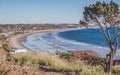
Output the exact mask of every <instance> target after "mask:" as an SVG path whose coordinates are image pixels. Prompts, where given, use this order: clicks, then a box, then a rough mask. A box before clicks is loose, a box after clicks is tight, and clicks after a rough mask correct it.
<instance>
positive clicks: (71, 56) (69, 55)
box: [56, 51, 75, 61]
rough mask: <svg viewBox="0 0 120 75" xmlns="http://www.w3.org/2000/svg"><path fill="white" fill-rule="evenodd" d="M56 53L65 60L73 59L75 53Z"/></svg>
mask: <svg viewBox="0 0 120 75" xmlns="http://www.w3.org/2000/svg"><path fill="white" fill-rule="evenodd" d="M56 54H57V55H59V56H60V57H61V58H64V59H66V60H71V61H72V60H74V59H75V55H74V54H72V53H69V52H59V51H57V52H56Z"/></svg>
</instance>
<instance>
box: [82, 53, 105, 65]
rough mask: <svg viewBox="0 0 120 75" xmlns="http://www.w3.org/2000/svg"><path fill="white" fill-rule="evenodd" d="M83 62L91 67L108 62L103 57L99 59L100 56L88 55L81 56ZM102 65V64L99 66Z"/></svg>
mask: <svg viewBox="0 0 120 75" xmlns="http://www.w3.org/2000/svg"><path fill="white" fill-rule="evenodd" d="M81 60H84V61H85V62H87V63H88V64H90V65H92V64H93V65H95V64H99V63H101V64H104V63H105V62H106V60H105V59H104V58H102V57H98V56H92V55H88V54H86V53H85V54H81ZM99 65H100V64H99Z"/></svg>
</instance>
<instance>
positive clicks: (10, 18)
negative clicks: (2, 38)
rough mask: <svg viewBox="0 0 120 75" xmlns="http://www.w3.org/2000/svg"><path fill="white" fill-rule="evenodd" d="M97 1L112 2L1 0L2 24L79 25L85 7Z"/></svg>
mask: <svg viewBox="0 0 120 75" xmlns="http://www.w3.org/2000/svg"><path fill="white" fill-rule="evenodd" d="M96 1H105V2H110V1H111V0H91V1H90V0H0V10H1V12H0V24H61V23H68V24H72V23H74V24H78V23H79V20H80V19H82V17H83V16H82V12H83V9H84V7H85V6H86V5H89V4H92V3H95V2H96ZM114 1H115V2H116V3H118V4H119V5H120V1H118V0H114Z"/></svg>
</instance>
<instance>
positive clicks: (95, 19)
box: [80, 1, 120, 72]
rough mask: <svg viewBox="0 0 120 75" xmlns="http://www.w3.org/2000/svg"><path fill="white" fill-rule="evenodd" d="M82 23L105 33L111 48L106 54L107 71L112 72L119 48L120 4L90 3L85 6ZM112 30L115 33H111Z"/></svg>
mask: <svg viewBox="0 0 120 75" xmlns="http://www.w3.org/2000/svg"><path fill="white" fill-rule="evenodd" d="M80 24H81V25H82V26H84V27H87V28H93V29H95V30H97V31H99V32H101V33H103V34H104V36H105V38H106V40H107V43H108V46H109V48H110V52H109V54H106V59H107V60H108V61H107V62H106V65H105V72H111V70H112V67H113V61H114V56H115V54H116V51H117V49H118V37H119V35H120V31H119V28H120V27H119V24H120V12H119V5H118V4H116V3H115V2H113V1H111V2H109V3H105V2H96V3H95V4H90V5H89V6H86V7H85V8H84V12H83V19H82V20H80ZM95 27H99V28H100V29H99V30H98V29H96V28H95ZM111 30H112V31H113V32H114V33H110V31H111ZM113 34H114V36H113Z"/></svg>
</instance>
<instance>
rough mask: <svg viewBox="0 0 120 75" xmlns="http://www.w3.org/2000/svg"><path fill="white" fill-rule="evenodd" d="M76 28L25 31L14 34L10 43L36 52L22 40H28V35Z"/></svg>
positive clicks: (17, 47) (16, 47)
mask: <svg viewBox="0 0 120 75" xmlns="http://www.w3.org/2000/svg"><path fill="white" fill-rule="evenodd" d="M76 29H78V28H76ZM76 29H75V28H72V29H50V30H39V31H34V32H29V33H24V34H18V35H13V36H12V37H10V38H9V43H10V45H11V47H12V48H13V49H27V51H28V52H34V51H33V50H31V49H29V48H27V47H26V46H24V45H23V44H22V42H25V41H26V39H27V36H29V35H33V34H37V33H46V32H55V31H56V32H62V31H69V30H76ZM79 29H82V28H79ZM78 51H79V50H78ZM80 51H84V50H80ZM37 52H40V51H37ZM88 52H89V51H88ZM40 53H43V52H40ZM96 53H97V52H96ZM96 53H95V54H96ZM93 55H94V54H93ZM98 56H99V54H98Z"/></svg>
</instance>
